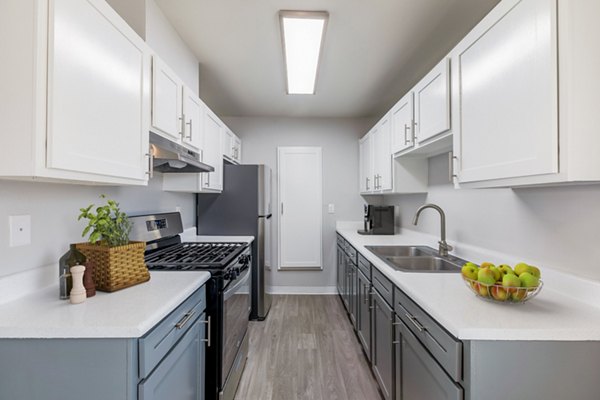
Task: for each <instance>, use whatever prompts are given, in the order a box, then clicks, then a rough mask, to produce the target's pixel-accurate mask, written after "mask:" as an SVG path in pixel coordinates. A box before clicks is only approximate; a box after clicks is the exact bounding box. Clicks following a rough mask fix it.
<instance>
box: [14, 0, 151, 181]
mask: <svg viewBox="0 0 600 400" xmlns="http://www.w3.org/2000/svg"><path fill="white" fill-rule="evenodd" d="M49 6H50V18H49V50H48V121H47V123H48V126H47V129H48V143H47V166H48V167H49V168H56V169H62V170H68V171H77V172H87V173H91V174H97V175H105V176H115V177H121V178H131V179H136V180H145V179H146V171H147V162H148V161H147V159H146V156H145V153H147V151H148V121H147V117H148V115H147V111H146V109H145V106H147V103H146V102H145V101H144V99H145V96H147V95H148V94H147V93H145V89H144V85H145V82H146V79H149V76H147V75H146V72H147V70H148V69H147V68H146V66H147V65H148V63H149V59H148V51H147V47H146V45H145V43H144V42H143V41H142V40H141V39H140V38H139V37H138V36H137V35H135V33H134V32H133V31H132V30H131V28H129V27H128V26H127V24H125V22H124V21H122V20H121V19H119V18H118V17H117V16H116V14H115V13H114V11H113V10H112V9H111V8H110V7H108V5H106V3H105V2H103V1H97V0H71V1H67V0H65V1H50V3H49ZM6 150H7V151H10V149H6Z"/></svg>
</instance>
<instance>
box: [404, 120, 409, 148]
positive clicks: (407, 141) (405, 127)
mask: <svg viewBox="0 0 600 400" xmlns="http://www.w3.org/2000/svg"><path fill="white" fill-rule="evenodd" d="M409 130H410V126H409V125H408V124H404V144H405V145H407V144H409V143H410V139H409V138H408V135H407V133H408V131H409Z"/></svg>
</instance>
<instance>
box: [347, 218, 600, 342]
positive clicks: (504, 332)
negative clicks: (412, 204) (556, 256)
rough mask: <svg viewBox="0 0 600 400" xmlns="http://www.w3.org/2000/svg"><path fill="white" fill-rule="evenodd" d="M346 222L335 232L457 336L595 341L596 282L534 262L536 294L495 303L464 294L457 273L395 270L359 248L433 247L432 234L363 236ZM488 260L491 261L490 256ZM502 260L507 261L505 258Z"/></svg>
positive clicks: (599, 321) (465, 253)
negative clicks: (538, 281)
mask: <svg viewBox="0 0 600 400" xmlns="http://www.w3.org/2000/svg"><path fill="white" fill-rule="evenodd" d="M350 226H352V225H348V224H338V229H337V231H338V233H340V234H341V235H342V236H343V237H344V238H345V239H346V240H347V241H348V242H349V243H350V244H351V245H352V246H353V247H354V248H355V249H356V250H357V251H358V252H359V253H361V254H362V255H363V256H364V257H365V258H367V259H368V260H369V261H370V262H371V264H373V266H374V267H375V268H377V269H378V270H380V271H381V272H382V273H383V274H385V275H386V276H387V277H388V278H389V279H390V280H391V281H392V282H394V283H395V284H396V285H397V286H398V287H399V288H400V289H402V290H403V291H404V292H405V293H406V294H407V295H409V296H410V297H411V298H412V299H413V300H414V301H415V302H416V303H417V304H418V305H419V306H420V307H421V308H423V309H424V310H425V311H426V312H427V313H428V314H429V315H431V316H432V317H433V318H435V319H436V320H437V321H438V322H439V323H440V324H441V325H442V326H444V327H445V328H446V329H447V330H448V331H449V332H450V333H452V334H453V335H454V336H456V337H457V338H459V339H463V340H540V341H542V340H549V341H557V340H559V341H592V340H594V341H595V340H600V306H599V305H600V302H599V301H598V294H599V293H600V284H599V283H598V282H593V281H587V280H584V279H580V278H576V277H572V276H569V275H567V274H563V273H561V272H558V271H555V270H552V269H549V268H545V267H544V266H543V265H540V268H541V270H542V280H543V281H544V287H543V288H542V290H541V292H540V293H539V294H538V296H537V297H536V298H534V299H532V300H531V301H529V302H527V303H525V304H495V303H491V302H488V301H485V300H482V299H479V298H477V297H476V296H475V295H474V294H473V293H472V292H470V291H469V290H468V288H467V287H466V286H465V284H464V283H463V280H462V278H461V276H460V274H459V273H457V274H452V273H437V274H436V273H415V272H412V273H411V272H402V271H396V270H394V269H393V268H391V267H389V266H388V265H387V264H386V263H385V262H384V261H382V260H381V259H379V258H378V257H377V256H376V255H375V254H373V253H372V252H371V251H369V250H367V249H366V248H365V246H367V245H428V246H430V247H433V248H437V238H434V237H432V236H430V235H425V234H422V233H419V232H414V231H409V230H403V231H402V234H396V235H390V236H383V235H377V236H375V235H373V236H363V235H359V234H358V233H356V226H352V227H350ZM452 244H453V245H455V244H454V243H452ZM456 247H457V248H460V249H461V251H462V253H461V254H456V255H457V256H459V257H461V258H464V259H467V260H472V261H474V262H477V263H479V262H481V261H483V260H484V259H485V258H483V259H482V258H481V254H479V253H477V252H475V251H469V249H468V246H462V247H461V246H456ZM469 255H470V256H471V257H469ZM494 257H498V254H494ZM489 260H490V261H492V262H495V261H494V260H496V258H490V259H489ZM501 260H502V259H499V260H498V261H501ZM504 260H506V261H505V262H513V261H511V259H510V258H505V259H504Z"/></svg>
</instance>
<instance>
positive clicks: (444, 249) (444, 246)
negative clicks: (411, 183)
mask: <svg viewBox="0 0 600 400" xmlns="http://www.w3.org/2000/svg"><path fill="white" fill-rule="evenodd" d="M426 208H433V209H434V210H436V211H437V212H439V213H440V217H441V231H442V232H441V240H440V241H439V242H438V244H439V245H440V247H439V248H438V253H439V254H440V256H442V257H447V256H448V252H449V251H451V250H452V249H453V247H452V246H450V245H449V244H448V243H446V214H444V210H442V208H441V207H440V206H438V205H435V204H424V205H422V206H421V207H419V209H418V210H417V213H416V214H415V218H414V219H413V225H417V223H418V222H419V215H420V214H421V212H422V211H423V210H424V209H426Z"/></svg>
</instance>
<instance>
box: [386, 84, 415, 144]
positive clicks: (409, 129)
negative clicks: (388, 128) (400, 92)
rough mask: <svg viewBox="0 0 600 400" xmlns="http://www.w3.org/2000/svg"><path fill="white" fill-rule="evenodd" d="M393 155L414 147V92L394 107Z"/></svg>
mask: <svg viewBox="0 0 600 400" xmlns="http://www.w3.org/2000/svg"><path fill="white" fill-rule="evenodd" d="M390 118H391V120H392V153H397V152H399V151H402V150H406V149H409V148H411V147H413V146H414V137H413V92H409V93H408V94H406V96H404V97H403V98H401V99H400V101H398V103H396V105H395V106H394V107H392V112H391V115H390Z"/></svg>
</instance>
